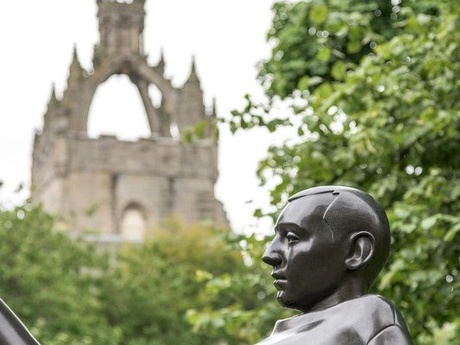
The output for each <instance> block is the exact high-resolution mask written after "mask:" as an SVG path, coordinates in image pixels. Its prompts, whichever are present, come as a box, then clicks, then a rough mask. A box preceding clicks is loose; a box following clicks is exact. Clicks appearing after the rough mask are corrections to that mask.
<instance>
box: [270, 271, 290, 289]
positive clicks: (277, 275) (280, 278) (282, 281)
mask: <svg viewBox="0 0 460 345" xmlns="http://www.w3.org/2000/svg"><path fill="white" fill-rule="evenodd" d="M272 277H273V279H275V281H274V282H273V285H275V287H276V288H277V289H278V290H281V289H282V287H283V285H286V284H287V279H286V277H285V276H284V274H282V272H280V271H273V272H272Z"/></svg>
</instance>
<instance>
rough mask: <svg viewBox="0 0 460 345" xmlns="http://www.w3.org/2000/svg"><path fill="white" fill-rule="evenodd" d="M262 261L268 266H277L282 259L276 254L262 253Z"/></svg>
mask: <svg viewBox="0 0 460 345" xmlns="http://www.w3.org/2000/svg"><path fill="white" fill-rule="evenodd" d="M262 261H263V262H265V263H266V264H267V265H270V266H273V267H275V266H279V265H280V264H281V262H282V261H283V260H281V257H280V256H279V255H278V254H272V255H264V256H263V257H262Z"/></svg>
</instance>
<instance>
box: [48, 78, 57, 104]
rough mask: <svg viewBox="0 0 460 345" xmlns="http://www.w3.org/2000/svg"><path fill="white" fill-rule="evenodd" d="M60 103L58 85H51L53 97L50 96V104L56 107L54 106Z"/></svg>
mask: <svg viewBox="0 0 460 345" xmlns="http://www.w3.org/2000/svg"><path fill="white" fill-rule="evenodd" d="M58 103H59V101H58V99H57V97H56V85H55V84H54V83H53V84H51V96H50V100H49V102H48V104H49V105H54V104H58Z"/></svg>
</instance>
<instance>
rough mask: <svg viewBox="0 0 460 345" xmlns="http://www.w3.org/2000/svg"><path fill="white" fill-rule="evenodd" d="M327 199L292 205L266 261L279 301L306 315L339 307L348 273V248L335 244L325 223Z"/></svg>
mask: <svg viewBox="0 0 460 345" xmlns="http://www.w3.org/2000/svg"><path fill="white" fill-rule="evenodd" d="M325 198H327V197H326V196H323V195H311V196H306V197H302V198H299V199H296V200H293V201H292V202H291V203H289V204H288V206H287V207H286V208H285V209H284V210H283V212H282V213H281V215H280V217H279V218H278V221H277V222H276V225H275V237H274V238H273V240H272V242H271V243H270V244H269V246H268V248H267V250H266V251H265V253H264V256H263V259H262V260H263V261H264V262H265V263H267V264H269V265H271V266H272V267H273V271H272V276H273V278H274V279H275V282H274V284H275V286H276V288H277V289H278V294H277V299H278V301H279V302H280V303H281V304H282V305H284V306H286V307H288V308H292V309H298V310H301V311H303V312H307V311H314V310H320V309H323V308H327V307H329V306H331V305H334V304H336V303H337V300H338V299H339V297H340V296H339V294H340V292H339V289H340V287H341V283H342V282H343V279H344V278H345V274H346V271H347V269H346V266H345V260H346V255H347V249H346V246H345V245H344V244H343V243H336V241H334V234H333V233H332V230H331V229H330V228H329V226H328V225H327V224H326V223H325V221H324V220H323V219H322V215H323V214H324V212H325V210H326V208H327V205H328V203H327V200H325Z"/></svg>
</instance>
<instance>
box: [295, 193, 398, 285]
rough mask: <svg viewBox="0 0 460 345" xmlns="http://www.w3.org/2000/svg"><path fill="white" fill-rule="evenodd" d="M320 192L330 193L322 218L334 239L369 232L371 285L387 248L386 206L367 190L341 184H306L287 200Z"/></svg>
mask: <svg viewBox="0 0 460 345" xmlns="http://www.w3.org/2000/svg"><path fill="white" fill-rule="evenodd" d="M320 194H323V195H324V194H326V195H330V198H329V200H328V203H327V204H325V205H324V206H325V207H326V209H325V211H324V213H323V214H322V218H323V220H324V221H325V222H326V224H327V225H328V226H329V228H330V229H331V230H332V233H333V237H334V238H335V241H343V240H344V238H345V237H346V236H350V235H352V234H361V235H364V236H369V238H370V239H371V241H372V244H373V253H372V255H371V257H370V259H369V261H368V262H367V264H366V267H365V272H364V278H365V279H366V283H367V285H368V287H370V286H371V285H372V283H373V282H374V280H375V279H376V278H377V276H378V274H379V273H380V271H381V270H382V268H383V266H384V264H385V262H386V261H387V259H388V255H389V252H390V225H389V222H388V218H387V215H386V213H385V210H384V209H383V207H382V206H381V205H380V204H378V203H377V202H376V201H375V200H374V198H373V197H372V196H371V195H369V194H368V193H365V192H363V191H361V190H359V189H356V188H351V187H344V186H319V187H313V188H309V189H306V190H303V191H301V192H299V193H297V194H294V195H293V196H291V197H290V198H289V200H288V201H289V202H293V201H294V200H298V199H300V198H304V197H308V196H315V195H316V196H317V195H320ZM326 200H327V199H326ZM360 268H361V267H360Z"/></svg>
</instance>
